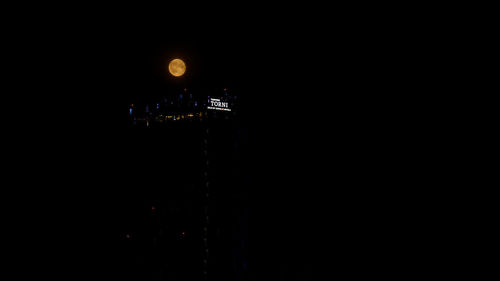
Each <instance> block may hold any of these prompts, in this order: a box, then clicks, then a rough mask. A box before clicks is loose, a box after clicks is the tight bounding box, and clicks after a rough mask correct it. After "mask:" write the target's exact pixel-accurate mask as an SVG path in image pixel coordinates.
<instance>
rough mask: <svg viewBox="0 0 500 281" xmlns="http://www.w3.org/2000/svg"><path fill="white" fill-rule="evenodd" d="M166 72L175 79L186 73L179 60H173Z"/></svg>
mask: <svg viewBox="0 0 500 281" xmlns="http://www.w3.org/2000/svg"><path fill="white" fill-rule="evenodd" d="M168 71H170V74H172V75H173V76H175V77H179V76H182V75H183V74H184V72H186V64H185V63H184V62H183V61H182V60H181V59H174V60H172V61H171V62H170V63H169V64H168Z"/></svg>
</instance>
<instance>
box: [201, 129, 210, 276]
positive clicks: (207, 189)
mask: <svg viewBox="0 0 500 281" xmlns="http://www.w3.org/2000/svg"><path fill="white" fill-rule="evenodd" d="M209 134H210V128H209V127H208V126H207V127H206V129H205V136H204V140H203V154H204V160H205V163H204V164H205V169H204V170H205V171H204V183H205V189H204V192H203V193H204V200H203V201H204V202H205V204H204V207H203V248H204V249H203V275H204V279H205V280H207V279H208V258H209V251H208V249H209V247H208V227H209V213H208V207H209V204H210V201H209V199H210V180H209V168H210V167H209V165H210V161H209V158H208V140H209Z"/></svg>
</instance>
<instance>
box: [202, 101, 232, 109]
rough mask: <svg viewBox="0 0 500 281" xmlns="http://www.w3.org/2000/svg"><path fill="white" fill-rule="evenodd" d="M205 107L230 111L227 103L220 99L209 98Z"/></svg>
mask: <svg viewBox="0 0 500 281" xmlns="http://www.w3.org/2000/svg"><path fill="white" fill-rule="evenodd" d="M207 109H214V110H221V111H231V109H230V108H229V103H228V102H224V101H221V100H220V99H216V98H210V100H209V102H208V106H207Z"/></svg>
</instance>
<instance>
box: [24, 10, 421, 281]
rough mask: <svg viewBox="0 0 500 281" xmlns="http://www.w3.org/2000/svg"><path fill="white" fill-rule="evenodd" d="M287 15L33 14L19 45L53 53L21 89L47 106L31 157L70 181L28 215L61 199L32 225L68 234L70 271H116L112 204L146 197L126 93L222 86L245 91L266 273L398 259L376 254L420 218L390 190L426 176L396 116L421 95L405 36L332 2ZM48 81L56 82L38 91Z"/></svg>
mask: <svg viewBox="0 0 500 281" xmlns="http://www.w3.org/2000/svg"><path fill="white" fill-rule="evenodd" d="M278 12H279V11H278V10H268V11H267V12H266V13H264V15H263V17H260V16H259V15H258V14H252V15H251V16H248V17H245V18H241V19H240V21H236V20H235V18H238V14H231V17H227V18H226V17H223V16H222V15H220V14H215V13H206V14H205V13H204V16H205V17H206V18H205V17H201V18H198V20H197V21H195V20H193V18H195V17H196V16H195V15H194V14H192V13H184V15H185V17H184V21H182V22H183V23H185V24H181V27H178V26H176V25H175V24H173V23H176V20H175V19H174V18H173V17H169V16H168V15H169V13H166V14H165V17H166V18H168V19H166V20H163V18H161V17H156V16H155V17H154V22H149V21H146V20H144V21H143V20H142V18H140V19H139V18H134V19H135V20H134V19H130V18H129V17H127V16H117V18H116V19H115V18H114V17H113V18H107V17H106V16H104V17H102V16H100V17H99V18H100V21H96V22H94V24H93V25H91V26H88V25H86V24H82V23H81V22H78V24H75V25H71V26H69V27H67V28H64V27H63V26H62V25H61V24H50V26H48V27H46V28H45V27H36V26H34V25H33V26H32V28H30V31H31V32H30V33H27V34H26V35H24V36H25V37H27V38H28V39H27V40H28V42H27V43H26V44H22V46H23V48H22V49H21V54H20V55H19V56H20V57H23V58H25V60H26V61H28V62H34V61H35V62H36V63H37V65H48V66H49V67H47V68H46V69H45V70H44V71H43V73H41V74H40V75H39V76H37V77H36V79H30V77H32V73H30V74H27V75H25V76H23V77H25V78H26V79H24V80H23V81H30V83H29V85H28V86H26V87H27V88H26V89H24V88H23V89H22V90H20V92H22V94H20V96H22V98H21V99H22V101H31V102H32V103H30V104H33V106H32V107H33V112H37V114H35V115H36V116H43V118H41V119H37V120H36V124H37V125H39V126H37V127H36V129H35V128H34V129H33V130H32V131H30V132H29V134H30V138H25V142H26V141H27V140H28V139H29V140H33V141H32V142H30V144H29V145H27V147H29V148H30V149H29V150H30V152H27V155H29V156H30V157H33V156H35V157H34V159H36V160H35V161H34V162H33V163H32V164H31V165H32V166H36V167H42V166H43V167H44V169H39V168H37V169H35V172H34V174H36V175H37V176H36V178H37V179H40V181H44V182H45V181H47V182H49V183H50V186H58V187H61V188H62V190H64V191H63V193H60V191H56V189H54V190H52V189H50V191H49V192H43V193H44V196H47V197H52V199H51V198H48V199H47V201H44V202H46V203H39V202H40V201H38V203H33V204H32V206H34V207H33V209H34V210H33V211H32V212H28V213H29V214H31V216H32V217H37V216H42V215H41V214H37V215H35V213H37V212H36V210H39V209H40V208H39V207H38V206H40V205H44V206H50V207H49V209H50V210H49V211H48V214H50V215H47V216H43V217H48V216H50V217H52V218H54V219H53V220H51V221H50V222H48V221H43V220H38V219H35V220H36V221H37V223H38V224H39V225H40V227H38V228H37V229H43V231H44V232H45V234H44V235H45V236H47V239H50V241H54V240H55V243H61V244H64V245H69V246H68V247H67V249H63V250H62V254H61V255H60V256H63V257H64V256H67V257H68V259H67V260H65V261H64V262H62V263H61V264H65V265H66V264H68V266H67V268H68V273H64V274H63V275H66V276H69V277H68V279H69V280H73V279H74V278H73V276H75V275H79V274H80V273H82V274H83V273H85V272H86V273H89V275H92V276H107V277H108V276H109V278H108V280H116V279H113V269H114V268H115V267H113V266H111V265H109V266H107V262H109V257H112V256H113V254H114V253H113V247H114V246H113V245H112V244H110V243H113V242H112V240H113V237H112V236H113V233H114V229H113V228H112V226H111V225H110V224H109V220H110V219H111V218H110V215H109V214H111V213H112V212H114V211H116V208H119V206H120V205H121V204H122V202H121V201H120V200H121V198H133V197H135V196H137V197H139V198H140V197H141V196H145V197H147V196H151V195H150V194H149V195H147V194H142V193H143V192H144V193H146V192H147V191H148V190H139V191H137V190H136V189H134V188H135V187H134V186H136V185H134V184H133V183H131V182H127V178H126V177H125V176H124V175H123V173H121V172H122V171H123V170H120V169H121V168H123V165H124V164H123V163H124V162H125V161H127V152H128V151H127V150H128V148H129V147H130V145H131V141H130V139H128V137H129V131H127V130H128V127H127V126H128V125H127V123H126V122H127V116H126V113H127V110H128V106H129V105H130V104H131V103H136V104H141V103H145V102H152V101H155V100H157V99H158V98H160V97H162V96H163V94H164V93H165V92H171V91H176V90H178V89H183V88H185V87H187V88H188V89H193V90H194V91H193V93H194V94H195V95H197V94H198V93H201V92H203V91H208V92H213V93H217V92H218V91H220V90H221V89H223V88H227V89H229V91H231V92H232V93H234V94H237V95H238V97H239V98H241V99H240V105H241V110H240V113H239V114H240V117H241V125H240V126H241V129H243V130H244V131H245V134H246V140H245V146H244V147H243V148H242V150H243V151H242V153H243V158H242V161H243V163H244V169H245V174H246V175H248V182H249V192H248V194H247V199H248V202H249V214H250V215H249V217H250V221H249V228H248V229H249V237H250V238H249V239H250V241H251V242H250V243H251V246H250V253H249V254H250V260H251V262H252V269H251V270H252V272H253V274H254V275H253V276H254V277H257V279H256V280H284V279H278V278H279V272H280V270H281V269H280V266H284V267H286V268H289V269H290V270H291V271H290V272H292V271H293V270H296V272H297V274H298V275H296V276H300V277H294V278H297V279H287V280H320V278H318V277H314V278H313V277H312V276H319V275H318V274H319V273H317V272H318V271H319V270H325V268H327V269H331V271H330V274H332V276H336V274H338V275H342V276H344V274H351V273H352V274H353V276H356V275H365V274H368V273H367V272H365V271H363V270H360V269H359V268H360V267H362V268H365V269H367V270H369V271H370V272H372V273H373V272H379V273H380V272H387V271H391V270H392V269H391V268H389V267H391V266H392V264H393V263H389V262H388V263H386V264H382V263H379V262H380V258H381V257H387V256H390V257H389V259H394V257H398V256H400V255H401V254H400V253H398V252H397V251H396V248H398V247H396V246H394V244H398V243H399V242H400V239H402V238H401V237H402V236H404V235H405V233H407V232H410V231H412V230H411V229H406V228H404V229H403V228H398V227H396V225H399V224H400V223H402V221H404V220H408V219H409V218H408V217H406V216H403V215H402V213H401V212H397V211H394V210H396V209H398V210H400V209H403V207H402V206H401V205H404V201H401V199H398V200H393V199H394V196H396V195H395V194H399V195H401V198H407V199H408V193H404V194H401V193H398V192H401V191H400V190H401V189H400V187H401V186H414V184H416V179H415V177H411V176H408V177H407V175H408V174H409V173H410V172H411V168H409V167H408V166H405V165H402V163H404V161H405V159H407V157H408V153H407V152H406V149H413V151H417V150H418V149H419V148H418V147H416V148H415V147H413V146H411V145H408V146H406V144H405V140H406V139H408V138H411V137H412V135H411V132H410V133H408V132H404V133H398V132H399V130H401V129H402V128H404V127H405V126H409V124H408V123H407V122H405V121H404V120H403V119H401V118H395V116H401V115H400V114H401V111H404V110H405V108H407V107H408V108H410V107H411V105H410V103H409V102H411V98H408V97H406V98H401V97H400V96H398V93H400V91H402V90H403V89H404V90H406V91H408V92H410V93H413V90H414V88H413V85H411V84H410V85H409V86H408V85H407V84H405V83H404V81H405V80H404V79H406V78H405V75H404V74H402V73H401V72H399V73H398V70H399V69H400V68H399V65H401V64H405V63H407V62H408V61H407V60H406V59H405V58H404V56H403V55H402V53H400V50H401V48H398V46H400V47H401V46H404V45H405V44H408V43H409V42H403V41H397V42H393V41H390V40H389V39H388V36H387V34H386V33H385V32H386V31H387V29H386V26H373V25H371V24H369V23H370V21H369V20H366V21H359V20H356V18H350V17H348V16H344V17H342V20H341V19H340V18H335V19H333V20H332V22H327V20H328V19H329V15H325V14H324V13H318V14H312V13H306V12H304V13H305V14H307V15H309V16H313V17H314V18H315V20H312V21H306V22H304V20H305V16H299V15H297V16H292V15H289V16H284V17H285V18H282V19H279V18H277V17H274V15H276V13H278ZM283 13H284V12H283ZM285 14H286V13H285ZM130 17H133V16H130ZM102 18H104V19H102ZM123 18H127V19H128V20H123V21H122V19H123ZM211 19H216V20H211ZM250 19H252V20H250ZM162 21H163V22H162ZM165 21H166V22H165ZM158 22H160V23H158ZM207 22H209V23H210V24H206V23H207ZM54 27H56V28H54ZM47 30H49V31H47ZM44 32H45V33H44ZM398 32H399V31H395V33H396V34H398ZM31 34H32V35H31ZM36 42H38V43H37V44H39V45H37V46H38V47H37V48H30V47H28V46H30V44H35V43H36ZM40 42H42V43H40ZM389 57H390V58H389ZM173 58H181V59H183V60H184V61H185V62H186V64H187V72H186V75H185V76H183V77H182V78H180V79H173V78H172V77H171V76H169V75H168V74H167V71H166V68H167V62H168V61H169V60H170V59H173ZM40 87H41V88H43V89H44V90H43V92H44V93H45V94H44V95H38V94H33V93H34V92H35V91H34V90H36V89H40ZM28 88H29V89H28ZM16 104H19V105H20V104H23V103H16ZM22 110H23V114H25V113H26V112H28V111H29V110H28V109H27V108H23V109H22ZM23 114H19V113H18V115H23ZM28 119H29V118H28ZM29 120H31V119H29ZM30 122H33V121H30ZM24 124H32V123H29V122H28V121H27V122H25V123H24ZM132 145H133V144H132ZM413 153H415V152H413ZM48 159H51V160H52V161H50V163H49V162H47V160H48ZM58 190H60V189H58ZM39 192H40V191H39ZM61 194H62V195H61ZM56 196H57V197H58V198H61V199H54V198H56ZM123 200H125V199H123ZM408 200H409V199H408ZM123 202H125V201H123ZM28 205H30V204H28ZM35 206H36V207H35ZM396 229H397V231H396V232H395V231H394V230H396ZM56 233H57V235H56ZM398 233H399V234H398ZM39 240H41V241H40V243H43V241H44V238H40V239H39ZM395 241H396V242H395ZM390 243H393V244H391V245H393V246H387V247H385V246H384V245H388V244H390ZM35 244H36V243H35ZM109 245H111V246H109ZM43 248H45V247H43ZM61 248H65V247H64V246H61ZM384 248H385V250H384ZM79 253H81V255H80V254H79ZM389 253H390V254H389ZM115 254H116V253H115ZM325 255H326V257H327V258H326V259H325V258H323V256H325ZM69 257H70V258H69ZM63 259H64V258H63ZM326 260H328V262H326ZM330 260H331V262H330ZM377 260H378V262H377ZM110 263H113V261H112V262H110ZM323 263H325V264H323ZM82 265H83V266H82ZM73 268H74V269H73ZM45 270H47V269H45ZM56 270H58V269H56ZM49 271H50V269H49ZM90 272H91V273H90ZM290 274H292V273H290ZM292 275H293V274H292ZM370 276H371V275H370ZM307 278H309V279H307ZM339 278H340V277H339ZM330 279H333V278H330Z"/></svg>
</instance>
